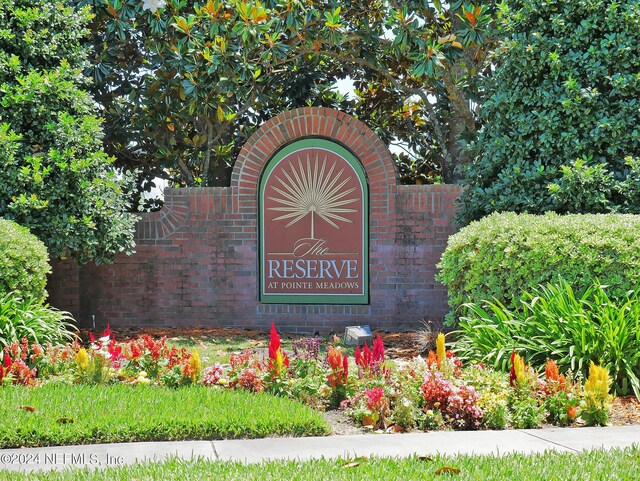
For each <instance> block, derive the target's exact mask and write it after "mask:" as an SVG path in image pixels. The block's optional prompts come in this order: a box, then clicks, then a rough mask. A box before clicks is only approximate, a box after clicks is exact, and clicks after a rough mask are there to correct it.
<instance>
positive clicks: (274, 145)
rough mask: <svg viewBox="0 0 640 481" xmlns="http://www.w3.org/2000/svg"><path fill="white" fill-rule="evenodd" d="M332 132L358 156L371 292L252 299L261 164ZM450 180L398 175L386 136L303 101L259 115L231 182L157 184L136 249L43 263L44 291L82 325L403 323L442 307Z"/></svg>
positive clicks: (298, 328)
mask: <svg viewBox="0 0 640 481" xmlns="http://www.w3.org/2000/svg"><path fill="white" fill-rule="evenodd" d="M307 136H316V137H323V138H328V139H330V140H333V141H336V142H339V143H340V144H342V145H344V146H345V147H347V148H348V149H349V150H351V151H352V152H353V153H354V154H355V155H356V157H357V158H358V159H359V160H360V161H361V162H362V164H363V166H364V168H365V172H366V174H367V178H368V182H369V191H370V196H369V197H370V199H369V200H370V241H369V252H370V298H371V301H370V304H369V305H364V306H349V305H339V306H338V305H299V304H298V305H284V304H261V303H260V302H259V301H258V239H257V221H258V219H257V193H258V182H259V177H260V173H261V171H262V168H263V167H264V166H265V164H266V162H267V161H268V160H269V158H270V157H271V156H272V154H273V153H274V152H275V151H277V150H278V149H279V148H281V147H282V146H284V145H286V144H287V143H289V142H291V141H292V140H295V139H297V138H300V137H307ZM459 194H460V188H459V187H457V186H452V185H424V186H403V185H397V183H396V174H395V170H394V164H393V162H392V159H391V156H390V154H389V152H388V150H387V148H386V146H385V145H384V144H383V143H382V142H381V141H380V139H379V138H378V137H377V136H376V135H375V134H374V133H373V132H372V131H371V130H370V129H369V128H368V127H366V126H365V125H364V124H363V123H362V122H360V121H358V120H356V119H354V118H353V117H351V116H348V115H346V114H344V113H342V112H338V111H335V110H330V109H322V108H304V109H297V110H294V111H290V112H286V113H284V114H281V115H279V116H277V117H275V118H273V119H271V120H270V121H268V122H266V123H265V124H264V125H263V126H262V127H261V128H260V129H259V130H258V131H257V132H256V133H255V134H254V135H253V136H252V137H251V138H250V139H249V141H248V142H247V144H246V145H245V146H244V148H243V150H242V151H241V153H240V155H239V157H238V159H237V161H236V164H235V167H234V171H233V175H232V180H231V186H230V187H213V188H188V189H166V190H165V206H164V208H163V209H162V210H161V211H159V212H155V213H151V214H144V215H142V216H141V219H140V222H139V223H138V225H137V231H136V243H137V247H136V254H134V255H132V256H129V257H127V256H118V257H116V259H115V262H114V264H112V265H106V266H105V265H103V266H92V265H89V266H84V267H80V268H78V267H77V266H75V265H74V264H72V263H70V262H64V263H56V264H54V273H53V275H52V276H51V279H50V283H49V288H50V302H51V304H52V305H54V306H56V307H59V308H61V309H65V310H69V311H71V312H72V313H73V314H74V315H75V316H76V318H77V319H78V320H79V321H80V323H81V325H89V324H90V322H91V318H92V316H95V319H96V322H97V324H98V325H105V324H106V323H107V322H109V323H110V324H111V325H113V326H141V325H144V326H181V325H184V326H189V325H203V326H238V327H248V328H257V329H266V328H267V327H268V326H269V325H270V323H271V321H272V320H275V321H276V323H277V325H278V328H279V329H282V330H285V331H289V332H314V331H330V330H338V331H340V330H341V329H342V328H344V326H347V325H352V324H369V325H370V326H372V327H373V328H383V329H388V330H402V329H406V328H415V327H419V326H420V325H421V321H422V320H423V319H429V320H437V319H441V318H442V317H443V316H444V315H445V314H446V312H447V302H446V289H445V288H444V287H443V286H442V285H440V284H439V283H437V282H436V281H435V279H434V276H435V272H436V268H435V265H436V263H437V262H438V260H439V258H440V256H441V254H442V252H443V250H444V248H445V246H446V242H447V237H448V236H449V235H450V234H451V233H453V232H454V231H455V224H454V222H453V216H454V210H455V207H454V202H455V199H456V198H457V197H458V196H459Z"/></svg>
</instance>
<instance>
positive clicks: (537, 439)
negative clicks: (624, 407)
mask: <svg viewBox="0 0 640 481" xmlns="http://www.w3.org/2000/svg"><path fill="white" fill-rule="evenodd" d="M632 444H639V445H640V426H616V427H605V428H552V429H522V430H507V431H453V432H429V433H407V434H365V435H353V436H327V437H314V438H267V439H243V440H223V441H175V442H174V441H165V442H151V443H121V444H92V445H86V446H60V447H48V448H23V449H0V469H3V468H4V469H9V470H12V471H34V470H50V469H63V468H67V467H73V466H76V467H81V466H89V467H104V466H118V465H124V464H133V463H135V462H141V461H145V460H147V461H149V460H155V461H161V460H162V459H164V458H166V457H168V456H178V457H180V458H183V459H191V458H197V457H200V458H202V459H208V460H219V461H242V462H247V463H256V462H260V461H264V460H268V459H295V460H307V459H314V458H321V457H325V458H338V457H343V458H352V457H357V456H380V457H382V456H394V457H406V456H411V455H412V454H418V455H432V454H436V453H440V454H504V453H510V452H520V453H537V452H543V451H546V450H551V449H553V450H556V451H564V452H579V451H583V450H589V449H596V448H604V449H610V448H614V447H625V446H631V445H632Z"/></svg>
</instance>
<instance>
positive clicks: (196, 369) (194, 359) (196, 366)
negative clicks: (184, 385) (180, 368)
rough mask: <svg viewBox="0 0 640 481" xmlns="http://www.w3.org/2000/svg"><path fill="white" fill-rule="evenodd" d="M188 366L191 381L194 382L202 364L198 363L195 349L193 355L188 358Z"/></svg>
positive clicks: (198, 357) (198, 359) (198, 358)
mask: <svg viewBox="0 0 640 481" xmlns="http://www.w3.org/2000/svg"><path fill="white" fill-rule="evenodd" d="M189 365H190V366H191V380H192V381H193V382H196V379H197V377H198V374H200V371H201V370H202V363H201V362H200V355H199V354H198V350H197V349H194V350H193V354H191V357H190V358H189Z"/></svg>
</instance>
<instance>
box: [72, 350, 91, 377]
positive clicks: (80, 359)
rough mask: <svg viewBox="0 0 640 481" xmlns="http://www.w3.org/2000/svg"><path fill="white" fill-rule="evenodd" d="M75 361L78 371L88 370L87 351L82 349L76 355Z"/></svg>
mask: <svg viewBox="0 0 640 481" xmlns="http://www.w3.org/2000/svg"><path fill="white" fill-rule="evenodd" d="M75 361H76V364H77V366H78V371H80V372H87V371H88V370H89V354H87V350H86V349H85V348H84V347H83V348H81V349H80V350H79V351H78V353H77V354H76V356H75Z"/></svg>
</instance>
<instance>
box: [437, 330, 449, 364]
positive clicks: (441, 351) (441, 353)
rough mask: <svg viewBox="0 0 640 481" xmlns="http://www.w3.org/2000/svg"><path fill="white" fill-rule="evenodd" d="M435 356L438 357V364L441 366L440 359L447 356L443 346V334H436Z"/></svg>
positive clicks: (442, 359)
mask: <svg viewBox="0 0 640 481" xmlns="http://www.w3.org/2000/svg"><path fill="white" fill-rule="evenodd" d="M436 357H437V359H438V366H442V361H444V360H445V358H446V357H447V351H446V348H445V347H444V334H442V333H440V334H438V338H437V339H436Z"/></svg>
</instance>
